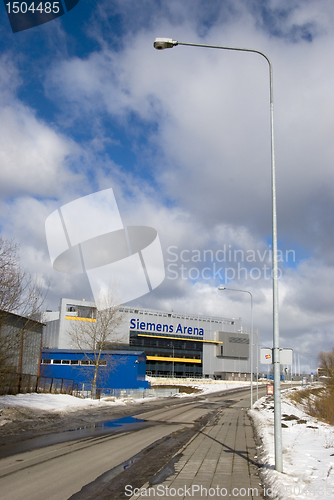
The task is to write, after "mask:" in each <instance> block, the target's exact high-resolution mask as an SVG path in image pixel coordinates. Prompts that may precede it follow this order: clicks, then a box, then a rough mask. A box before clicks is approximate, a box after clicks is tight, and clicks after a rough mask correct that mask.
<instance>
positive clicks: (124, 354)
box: [41, 349, 149, 392]
mask: <svg viewBox="0 0 334 500" xmlns="http://www.w3.org/2000/svg"><path fill="white" fill-rule="evenodd" d="M94 369H95V361H94V353H93V352H92V351H91V352H86V353H83V352H82V351H80V350H76V349H75V350H74V349H42V362H41V375H42V376H43V377H51V378H58V379H72V380H74V382H75V384H78V389H79V390H84V389H85V390H90V389H91V384H92V380H93V376H94ZM145 375H146V356H145V353H144V352H137V351H102V355H101V358H100V363H99V369H98V377H97V384H96V388H97V390H99V391H100V392H103V391H104V390H105V389H147V388H149V382H148V381H146V380H145Z"/></svg>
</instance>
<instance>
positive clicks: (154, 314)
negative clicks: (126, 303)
mask: <svg viewBox="0 0 334 500" xmlns="http://www.w3.org/2000/svg"><path fill="white" fill-rule="evenodd" d="M119 310H120V311H124V312H129V313H135V314H146V315H147V316H162V317H165V318H167V317H169V318H179V319H189V320H197V321H207V322H212V323H223V324H224V325H234V321H229V320H226V319H221V318H217V319H215V318H202V317H198V316H186V315H184V314H171V313H169V314H167V313H161V312H159V313H158V312H152V311H143V310H140V309H127V308H126V307H122V308H120V309H119Z"/></svg>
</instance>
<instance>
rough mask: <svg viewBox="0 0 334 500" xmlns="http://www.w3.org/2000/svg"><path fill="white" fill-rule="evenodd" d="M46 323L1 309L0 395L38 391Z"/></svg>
mask: <svg viewBox="0 0 334 500" xmlns="http://www.w3.org/2000/svg"><path fill="white" fill-rule="evenodd" d="M43 326H44V325H43V324H42V323H40V322H39V321H35V320H32V319H30V318H26V317H24V316H20V315H19V314H13V313H10V312H6V311H0V394H16V393H18V392H30V391H34V390H36V387H37V381H38V377H39V374H40V373H39V372H40V362H41V348H42V333H43Z"/></svg>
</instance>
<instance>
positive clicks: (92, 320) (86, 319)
mask: <svg viewBox="0 0 334 500" xmlns="http://www.w3.org/2000/svg"><path fill="white" fill-rule="evenodd" d="M65 319H74V320H75V321H91V322H92V323H96V319H94V318H78V316H65Z"/></svg>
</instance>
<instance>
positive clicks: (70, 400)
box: [0, 378, 243, 425]
mask: <svg viewBox="0 0 334 500" xmlns="http://www.w3.org/2000/svg"><path fill="white" fill-rule="evenodd" d="M154 382H155V383H154V385H153V384H152V387H153V388H154V386H155V385H157V384H156V382H157V381H156V380H154ZM162 383H163V384H165V385H180V384H182V385H188V386H193V387H196V388H197V389H200V390H201V391H202V393H203V394H207V393H210V392H216V391H221V390H226V389H230V388H234V387H240V386H242V385H243V383H241V384H240V383H239V384H237V383H235V382H230V383H229V382H224V383H223V382H221V381H220V382H219V381H215V380H213V381H211V382H210V381H206V380H205V379H204V380H202V379H201V380H200V383H198V380H196V381H194V380H193V379H192V380H191V379H189V380H187V379H185V380H182V381H180V379H166V378H163V379H161V380H160V379H159V384H162ZM191 395H192V394H186V393H181V394H176V395H175V396H176V397H189V396H191ZM145 399H146V398H145ZM145 399H134V398H133V397H131V396H130V397H124V398H123V397H122V398H118V399H116V400H115V401H114V400H113V398H105V399H101V400H97V399H95V400H94V399H81V398H77V397H74V396H69V395H67V394H37V393H29V394H17V395H16V396H0V410H1V408H4V407H15V406H17V407H24V408H32V409H36V410H44V411H50V412H52V411H54V412H61V413H65V412H68V411H75V410H79V409H83V408H87V407H92V406H101V405H103V406H109V405H113V406H115V405H125V404H131V403H142V402H145ZM150 399H156V398H154V397H150ZM0 425H1V423H0Z"/></svg>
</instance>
